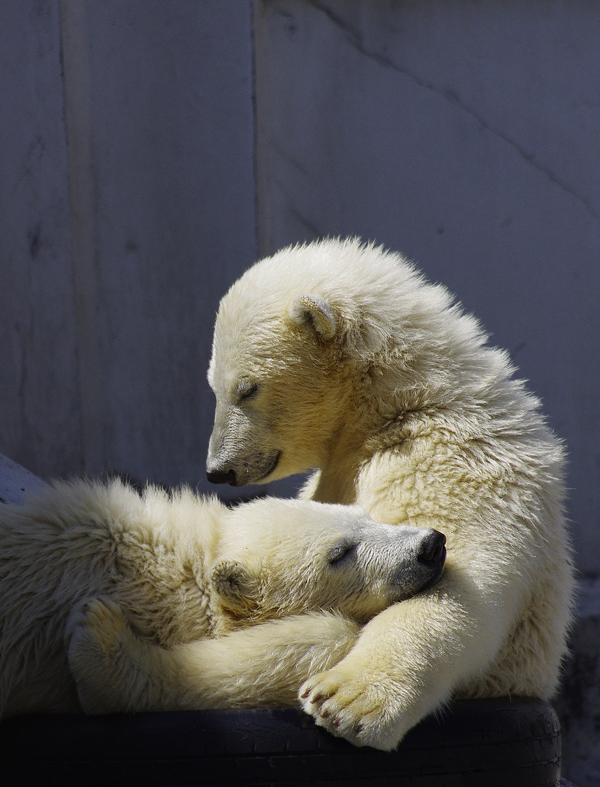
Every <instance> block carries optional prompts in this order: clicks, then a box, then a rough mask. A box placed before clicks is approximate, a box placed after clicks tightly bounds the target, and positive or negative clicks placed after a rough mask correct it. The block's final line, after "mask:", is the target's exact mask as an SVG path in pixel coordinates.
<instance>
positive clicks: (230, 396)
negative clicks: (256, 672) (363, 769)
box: [207, 240, 573, 749]
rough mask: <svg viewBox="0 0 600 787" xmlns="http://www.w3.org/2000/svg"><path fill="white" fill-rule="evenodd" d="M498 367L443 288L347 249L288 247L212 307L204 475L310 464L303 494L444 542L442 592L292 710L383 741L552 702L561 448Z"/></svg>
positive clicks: (567, 596)
mask: <svg viewBox="0 0 600 787" xmlns="http://www.w3.org/2000/svg"><path fill="white" fill-rule="evenodd" d="M514 371H515V370H514V368H513V367H512V365H511V364H510V362H509V359H508V357H507V356H506V354H505V353H504V352H502V351H500V350H498V349H496V348H494V347H492V346H490V345H489V344H488V343H487V336H486V334H485V333H484V331H483V330H482V329H481V327H480V326H479V324H478V323H477V321H476V320H475V319H474V318H473V317H471V316H469V315H467V314H465V313H464V312H463V311H462V310H461V308H460V307H459V306H458V305H457V304H456V303H454V302H453V299H452V297H451V296H450V294H449V293H448V292H447V290H446V289H445V288H444V287H442V286H440V285H434V284H431V283H429V282H428V281H426V280H425V278H424V277H423V276H422V275H421V274H420V273H419V272H418V271H417V270H416V269H415V267H414V266H413V265H412V264H410V263H408V262H407V261H406V260H405V259H403V258H402V257H401V256H400V255H399V254H394V253H390V252H387V251H385V250H383V249H382V248H376V247H375V246H373V245H362V244H361V243H360V242H359V241H357V240H346V241H343V240H324V241H320V242H315V243H312V244H308V245H306V246H296V247H293V248H288V249H284V250H283V251H281V252H279V253H277V254H275V255H274V256H273V257H270V258H267V259H264V260H262V261H261V262H259V263H257V264H256V265H255V266H253V267H252V268H250V269H249V270H248V271H247V272H246V273H245V274H244V275H243V276H242V277H241V279H239V280H238V281H237V282H236V283H234V284H233V286H232V287H231V289H230V290H229V292H228V293H227V294H226V295H225V296H224V298H223V299H222V301H221V304H220V307H219V312H218V316H217V320H216V324H215V331H214V340H213V352H212V358H211V362H210V368H209V375H208V377H209V382H210V384H211V386H212V388H213V390H214V392H215V395H216V412H215V424H214V429H213V433H212V436H211V439H210V446H209V453H208V461H207V472H208V477H209V479H210V480H211V481H214V482H216V483H230V484H233V485H237V486H241V485H243V484H246V483H263V482H268V481H271V480H274V479H276V478H282V477H284V476H287V475H290V474H293V473H299V472H302V471H306V470H315V471H316V472H315V473H314V475H313V476H312V477H311V480H310V481H309V483H308V485H307V487H306V488H305V490H304V493H303V494H304V496H306V497H311V498H312V499H313V500H317V501H320V502H324V503H338V504H339V503H344V504H357V505H359V506H361V507H362V508H363V509H364V510H366V511H367V513H368V514H369V515H370V516H372V517H373V518H374V519H375V520H376V521H379V522H389V523H392V524H394V523H398V524H410V525H416V526H419V527H434V528H436V529H438V530H440V531H442V532H443V533H445V534H446V536H447V538H448V561H447V567H446V571H445V572H444V577H443V578H442V581H441V583H440V584H439V585H437V586H436V587H433V588H431V589H430V590H429V591H428V592H426V593H423V594H421V595H419V596H415V597H414V598H412V599H410V600H409V601H407V602H406V603H404V604H398V605H394V606H392V607H389V608H388V609H386V610H384V611H383V612H381V613H380V614H378V615H376V616H375V617H374V618H373V619H372V620H371V621H370V622H369V623H368V624H367V625H366V626H365V628H364V630H363V631H362V632H361V634H360V637H359V638H358V639H357V641H356V643H355V645H354V646H353V647H352V648H351V650H350V652H349V653H348V654H347V656H345V657H344V658H343V659H342V660H341V661H339V662H338V663H337V664H336V666H335V668H333V669H331V670H326V671H324V672H321V673H319V670H318V669H315V671H314V674H313V675H312V676H311V677H310V679H309V680H308V681H307V683H306V684H305V685H304V687H303V688H302V691H301V697H302V701H303V705H304V708H305V710H306V711H307V712H308V713H310V714H311V715H313V716H314V717H315V718H316V720H317V722H318V723H319V724H321V725H323V726H324V727H326V728H327V729H329V730H330V731H331V732H333V733H335V734H339V735H341V736H343V737H345V738H347V739H348V740H350V741H351V742H353V743H355V744H358V745H371V746H375V747H378V748H381V749H390V748H393V747H395V746H396V745H397V744H398V742H399V741H400V740H401V738H402V736H403V735H404V734H405V733H406V731H407V730H408V729H410V727H412V726H413V725H414V724H416V723H417V722H418V721H419V720H420V719H421V718H423V717H424V716H425V715H427V714H428V713H431V712H432V711H434V710H436V709H437V708H440V707H441V706H442V705H443V704H444V703H445V702H446V701H447V700H448V699H449V698H450V697H452V696H455V697H458V696H460V697H481V696H501V695H518V694H526V695H533V696H538V697H541V698H547V697H549V696H551V694H552V693H553V692H554V690H555V688H556V686H557V682H558V676H559V668H560V663H561V659H562V657H563V655H564V653H565V648H566V644H565V634H566V631H567V628H568V624H569V620H570V614H571V613H570V609H571V593H572V584H573V578H572V569H571V562H570V546H569V539H568V535H567V532H566V526H565V518H564V511H563V503H564V487H563V463H564V451H563V447H562V445H561V444H560V442H559V440H557V438H556V437H555V436H554V435H553V434H552V432H551V431H550V430H549V428H548V427H547V425H546V423H545V420H544V417H543V416H542V415H541V413H540V409H539V402H538V400H537V399H536V398H535V397H534V396H532V395H531V394H530V393H529V392H528V391H527V390H526V389H525V386H524V385H523V383H522V382H521V381H519V380H518V379H516V378H515V376H514Z"/></svg>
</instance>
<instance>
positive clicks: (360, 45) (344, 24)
mask: <svg viewBox="0 0 600 787" xmlns="http://www.w3.org/2000/svg"><path fill="white" fill-rule="evenodd" d="M306 2H307V4H308V5H311V6H313V7H314V8H316V9H317V11H319V12H321V13H322V14H324V15H325V16H326V17H327V18H328V19H329V20H330V21H331V22H332V23H333V24H334V25H336V27H339V28H340V30H342V31H343V32H344V33H345V35H346V40H347V41H348V43H349V44H350V45H351V46H352V47H353V48H354V49H356V50H357V52H359V53H360V54H361V55H363V56H364V57H367V58H369V59H370V60H374V61H375V62H376V63H379V65H381V66H383V67H384V68H390V69H392V70H393V71H396V72H398V73H399V74H402V75H403V76H405V77H406V78H407V79H410V80H411V81H412V82H414V83H415V84H416V85H418V86H419V87H422V88H424V89H426V90H430V91H432V92H433V93H436V94H437V95H439V96H441V97H442V98H444V99H446V101H447V102H448V103H449V104H452V105H453V106H455V107H457V108H458V109H460V110H462V111H463V112H465V113H466V114H467V115H469V116H470V117H472V118H473V120H475V121H476V122H477V123H478V124H479V125H480V126H481V127H482V128H483V129H485V130H486V131H488V132H489V133H490V134H492V135H494V136H495V137H497V138H498V139H500V140H502V141H503V142H504V143H506V144H507V145H509V146H510V147H511V148H512V149H513V150H514V151H515V152H517V153H518V154H519V156H521V157H522V158H523V159H524V160H525V161H526V162H527V163H528V164H529V165H531V166H532V167H534V168H535V169H536V170H538V171H539V172H541V173H543V174H544V175H545V176H546V177H547V178H548V180H550V182H551V183H553V184H554V185H556V186H558V187H559V188H560V189H562V190H563V191H564V192H565V193H566V194H568V195H569V196H571V197H573V198H574V199H576V200H577V201H578V202H579V203H581V204H582V205H583V206H584V208H585V209H586V210H587V212H588V213H589V214H590V215H591V216H593V217H594V218H595V219H600V213H599V212H598V211H597V210H596V209H595V208H594V205H593V204H592V201H591V200H590V199H589V198H588V197H585V196H583V195H582V194H579V193H578V192H577V191H575V190H574V189H573V188H572V187H571V186H569V185H568V184H566V183H565V182H564V181H562V180H561V179H560V178H559V177H558V176H557V175H556V174H555V173H554V172H552V170H551V169H550V168H549V167H547V166H545V165H544V164H542V163H540V162H539V161H537V160H536V158H535V153H530V152H528V151H527V150H525V149H524V148H523V147H522V146H521V145H520V144H519V142H517V140H515V139H513V138H512V137H510V136H509V135H508V134H506V133H503V132H501V131H499V130H498V129H496V128H494V127H493V126H491V125H490V124H489V123H488V122H487V121H486V120H484V118H483V117H481V115H479V114H478V113H477V112H476V111H475V110H474V109H472V108H471V107H469V106H467V105H466V104H464V103H463V102H462V101H461V99H460V96H459V95H458V94H457V93H455V92H454V91H452V90H444V89H443V88H440V87H437V86H436V85H434V84H433V83H431V82H428V81H426V80H424V79H422V78H421V77H419V76H418V75H417V74H416V73H414V72H412V71H409V70H408V69H406V68H402V67H401V66H399V65H398V64H397V63H395V62H394V61H393V60H391V59H390V58H389V57H386V56H385V55H382V54H381V53H380V52H377V51H376V50H373V49H369V48H368V47H367V46H366V45H365V43H364V39H363V36H362V33H361V31H360V30H358V29H357V28H356V27H354V26H353V25H351V24H350V23H349V22H348V21H347V20H345V19H343V18H342V17H341V16H339V14H336V13H334V12H333V11H332V10H331V9H330V8H328V7H327V6H326V5H324V4H323V3H320V2H318V0H306Z"/></svg>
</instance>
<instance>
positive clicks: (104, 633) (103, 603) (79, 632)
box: [65, 598, 128, 651]
mask: <svg viewBox="0 0 600 787" xmlns="http://www.w3.org/2000/svg"><path fill="white" fill-rule="evenodd" d="M127 627H128V624H127V619H126V617H125V615H124V614H123V612H122V610H121V607H120V606H119V605H118V604H115V602H114V601H111V600H110V599H107V598H85V599H83V600H82V601H80V602H79V604H77V605H76V606H74V607H73V609H72V610H71V613H70V615H69V617H68V618H67V624H66V627H65V639H66V642H67V644H68V648H69V651H70V650H71V649H72V648H73V646H74V643H75V642H77V643H79V645H82V644H83V643H85V642H87V643H88V644H90V645H92V646H94V647H96V646H100V647H102V649H103V650H107V649H108V650H110V649H111V648H114V647H118V643H119V641H120V638H121V636H122V634H123V631H124V630H126V629H127Z"/></svg>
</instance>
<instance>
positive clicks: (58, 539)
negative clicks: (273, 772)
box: [0, 481, 433, 715]
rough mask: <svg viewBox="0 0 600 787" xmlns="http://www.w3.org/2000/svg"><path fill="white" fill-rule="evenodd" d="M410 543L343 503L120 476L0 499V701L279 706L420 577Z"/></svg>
mask: <svg viewBox="0 0 600 787" xmlns="http://www.w3.org/2000/svg"><path fill="white" fill-rule="evenodd" d="M349 541H350V542H351V544H352V545H353V549H352V551H351V553H348V557H347V559H344V560H342V561H338V562H337V563H334V564H332V563H331V562H330V559H331V556H332V554H333V555H336V554H338V552H337V551H336V550H338V551H339V549H340V544H341V545H342V547H345V546H346V545H347V543H348V542H349ZM423 543H424V538H423V533H422V531H420V530H417V529H415V528H405V529H403V530H402V532H400V531H398V529H397V528H396V527H392V526H382V525H377V524H375V523H373V522H372V520H370V519H369V518H368V517H366V516H365V514H364V513H363V512H362V511H361V510H360V509H358V508H356V507H353V508H348V507H346V506H324V505H321V504H318V503H314V502H311V501H300V500H276V499H269V498H267V499H264V500H259V501H255V502H253V503H248V504H246V505H243V506H238V507H237V508H235V509H233V510H230V509H228V508H226V507H225V506H224V505H223V504H221V503H219V502H218V501H216V500H206V499H201V498H198V497H197V496H196V495H194V494H193V493H192V492H191V491H189V490H187V489H182V490H179V491H177V492H174V493H173V494H172V495H167V494H166V493H165V492H163V491H161V490H159V489H155V488H152V487H149V488H147V489H146V490H145V491H144V494H143V496H139V495H138V494H137V493H136V492H135V491H133V490H132V489H130V488H129V487H126V486H124V485H123V484H122V483H120V482H119V481H115V482H112V483H110V484H107V485H104V484H100V483H88V482H85V481H78V482H74V483H71V484H65V483H61V484H57V485H56V486H55V488H47V489H45V490H43V491H41V492H40V493H39V494H37V495H35V496H32V497H30V498H29V500H28V501H27V502H26V504H25V505H23V506H20V505H10V506H9V505H5V506H0V596H1V597H2V604H1V606H0V715H2V714H4V715H13V714H17V713H26V712H33V711H76V710H78V709H79V708H80V706H81V707H82V708H83V709H84V710H85V711H86V712H88V713H101V712H109V711H119V710H151V709H153V710H164V709H178V708H179V709H181V708H213V707H229V706H233V705H236V706H240V705H281V704H287V705H290V704H292V705H293V704H295V703H296V702H297V699H296V698H297V693H298V688H299V686H300V684H301V683H302V681H303V680H305V679H306V678H307V677H308V676H309V675H310V674H312V673H313V672H314V671H315V669H326V668H327V667H329V666H333V664H335V663H336V662H337V661H339V660H340V659H341V658H342V657H343V656H344V655H345V654H346V653H347V652H348V650H349V649H350V646H351V645H352V644H353V642H354V641H355V639H356V636H357V633H358V631H359V627H360V624H362V623H364V622H365V621H367V620H368V619H370V618H371V617H372V616H373V615H375V614H376V613H377V612H379V611H381V610H382V609H384V608H385V607H386V606H388V605H389V604H391V603H393V602H394V601H397V600H399V599H401V598H404V597H406V596H410V595H411V594H412V593H415V592H418V590H419V589H420V588H421V587H423V586H424V584H425V583H427V582H428V581H429V580H430V579H431V578H432V576H433V574H432V570H433V567H431V566H428V565H424V564H423V562H422V561H421V560H419V552H420V550H421V547H422V545H423ZM73 679H75V682H74V680H73ZM75 684H76V685H75Z"/></svg>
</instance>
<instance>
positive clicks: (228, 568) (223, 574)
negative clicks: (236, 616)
mask: <svg viewBox="0 0 600 787" xmlns="http://www.w3.org/2000/svg"><path fill="white" fill-rule="evenodd" d="M211 581H212V583H213V586H214V588H215V590H216V592H217V593H218V594H219V596H221V599H222V600H223V603H224V604H225V606H226V607H229V608H230V609H233V610H235V611H236V612H240V613H242V614H244V613H249V612H252V610H254V609H256V606H257V604H258V600H259V597H260V585H259V581H258V577H256V576H254V575H253V574H251V573H250V571H249V570H248V569H247V568H246V566H244V565H242V563H238V562H237V561H235V560H221V561H219V562H218V563H216V564H215V566H214V568H213V570H212V574H211Z"/></svg>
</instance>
